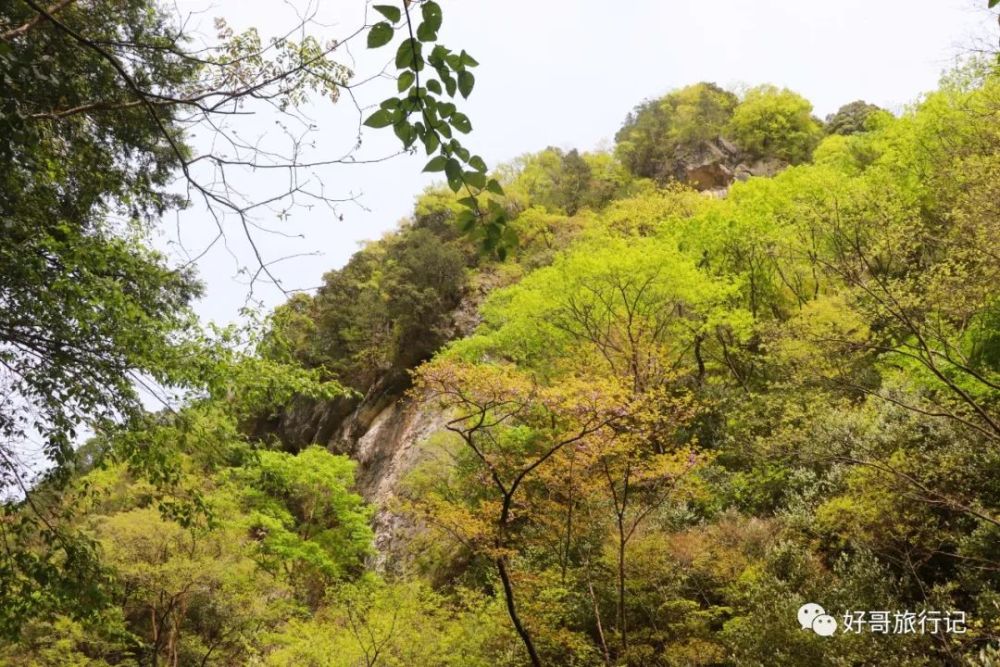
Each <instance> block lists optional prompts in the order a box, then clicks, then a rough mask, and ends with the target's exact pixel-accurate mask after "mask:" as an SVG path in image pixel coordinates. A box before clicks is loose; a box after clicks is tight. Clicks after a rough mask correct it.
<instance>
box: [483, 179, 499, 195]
mask: <svg viewBox="0 0 1000 667" xmlns="http://www.w3.org/2000/svg"><path fill="white" fill-rule="evenodd" d="M486 189H487V190H488V191H489V192H492V193H493V194H495V195H500V196H501V197H503V188H502V187H500V183H499V182H498V181H497V180H496V179H494V178H491V179H490V181H489V183H487V184H486Z"/></svg>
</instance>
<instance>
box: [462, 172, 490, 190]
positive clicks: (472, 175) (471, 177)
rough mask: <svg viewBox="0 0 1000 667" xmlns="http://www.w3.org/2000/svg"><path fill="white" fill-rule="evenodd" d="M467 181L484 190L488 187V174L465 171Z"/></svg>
mask: <svg viewBox="0 0 1000 667" xmlns="http://www.w3.org/2000/svg"><path fill="white" fill-rule="evenodd" d="M465 182H466V183H468V184H469V185H471V186H472V187H474V188H478V189H480V190H482V189H483V188H485V187H486V174H483V173H482V172H478V171H467V172H465Z"/></svg>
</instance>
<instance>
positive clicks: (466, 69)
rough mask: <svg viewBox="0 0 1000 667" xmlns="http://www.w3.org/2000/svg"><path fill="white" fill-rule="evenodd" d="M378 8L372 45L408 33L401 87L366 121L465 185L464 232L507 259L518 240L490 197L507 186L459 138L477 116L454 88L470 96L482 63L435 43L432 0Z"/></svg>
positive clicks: (399, 63) (456, 187) (399, 55)
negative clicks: (419, 149) (463, 107)
mask: <svg viewBox="0 0 1000 667" xmlns="http://www.w3.org/2000/svg"><path fill="white" fill-rule="evenodd" d="M418 4H419V7H420V19H421V20H420V23H419V24H417V26H416V30H414V16H413V14H414V13H415V12H413V13H411V9H413V7H414V5H418ZM373 9H374V10H375V11H377V12H378V13H379V14H381V15H382V17H383V18H384V19H385V20H383V21H379V22H378V23H375V24H374V25H373V26H372V27H371V29H370V30H369V32H368V48H371V49H377V48H381V47H383V46H385V45H387V44H389V43H390V42H391V41H392V40H393V37H395V35H396V34H397V32H402V33H403V39H402V41H401V42H400V44H399V46H398V48H397V50H396V57H395V66H396V69H397V70H398V72H399V74H398V77H397V90H398V92H399V94H398V95H397V96H393V97H389V98H387V99H385V100H383V101H382V102H381V104H379V108H378V110H376V111H375V112H374V113H372V114H371V115H370V116H369V117H368V118H367V119H365V121H364V124H365V125H367V126H368V127H372V128H384V127H389V126H391V127H392V129H393V131H394V132H395V133H396V136H397V137H399V140H400V141H401V142H402V143H403V147H404V148H405V149H406V150H416V149H415V148H414V146H415V144H416V142H417V140H419V141H420V142H421V143H422V144H423V147H424V150H425V152H426V154H427V155H428V156H431V159H430V161H429V162H428V163H427V165H426V166H425V167H424V171H427V172H444V174H445V177H446V179H447V181H448V187H450V188H451V190H452V191H453V192H455V193H459V192H463V191H464V194H465V196H464V197H462V198H461V199H459V200H458V201H459V203H460V204H461V205H462V206H463V207H464V210H463V211H462V212H461V213H460V214H459V215H458V220H457V222H458V224H459V226H460V228H461V229H462V231H463V232H466V233H469V234H471V235H472V236H473V237H474V238H476V239H477V240H478V241H479V243H480V245H481V246H482V248H483V249H484V250H485V251H488V252H495V253H496V254H497V256H498V257H500V259H503V258H504V257H506V254H507V250H508V248H510V247H512V246H513V245H515V244H516V242H517V236H516V234H515V233H514V230H513V229H512V228H511V227H510V226H509V225H508V224H507V222H508V220H507V213H506V211H505V210H504V208H503V206H502V205H501V204H500V202H499V201H498V200H497V199H496V198H495V197H490V196H489V195H496V196H498V197H501V196H503V194H504V192H503V188H502V187H501V186H500V183H499V182H498V181H497V180H496V179H495V178H490V177H489V175H488V174H487V171H488V170H487V167H486V162H485V161H484V160H483V158H482V157H480V156H479V155H474V154H472V153H471V152H470V151H469V149H468V148H466V147H465V146H463V145H462V142H461V141H460V139H459V135H460V134H468V133H469V132H471V131H472V122H471V121H470V120H469V117H468V116H466V115H465V114H464V113H462V112H461V111H459V110H458V108H457V107H456V105H455V103H454V101H453V100H456V99H457V97H456V95H460V96H461V98H462V99H468V97H469V95H470V94H471V93H472V89H473V88H474V87H475V83H476V77H475V75H474V74H473V73H472V71H471V70H472V68H474V67H476V66H477V65H478V64H479V63H478V62H477V61H476V59H475V58H473V57H472V56H471V55H469V54H468V53H466V52H465V51H464V50H462V51H460V52H459V53H454V52H453V51H451V50H450V49H448V48H446V47H445V46H444V45H442V44H439V43H437V40H438V31H439V30H440V29H441V22H442V13H441V7H440V6H439V5H438V4H437V3H436V2H434V1H433V0H426V1H424V2H420V3H415V2H407V1H405V0H404V4H403V7H402V9H400V8H399V7H396V6H393V5H375V6H374V7H373ZM428 49H429V53H428V54H427V55H426V56H425V55H424V54H425V51H426V50H428ZM435 74H436V77H435V76H434V75H435Z"/></svg>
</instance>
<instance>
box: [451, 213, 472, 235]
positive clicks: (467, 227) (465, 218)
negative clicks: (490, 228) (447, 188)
mask: <svg viewBox="0 0 1000 667" xmlns="http://www.w3.org/2000/svg"><path fill="white" fill-rule="evenodd" d="M455 221H456V222H457V223H458V226H459V228H460V229H461V230H462V231H463V232H465V233H468V232H471V231H472V228H473V227H475V226H476V214H475V213H474V212H473V211H462V212H461V213H459V214H458V217H457V218H456V219H455Z"/></svg>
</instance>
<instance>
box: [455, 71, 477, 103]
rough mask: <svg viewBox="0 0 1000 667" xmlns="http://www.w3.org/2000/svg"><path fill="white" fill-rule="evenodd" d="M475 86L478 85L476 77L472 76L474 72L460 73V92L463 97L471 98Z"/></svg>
mask: <svg viewBox="0 0 1000 667" xmlns="http://www.w3.org/2000/svg"><path fill="white" fill-rule="evenodd" d="M474 85H476V77H475V76H473V75H472V72H459V73H458V92H460V93H462V97H466V98H467V97H469V94H470V93H472V87H473V86H474Z"/></svg>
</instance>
